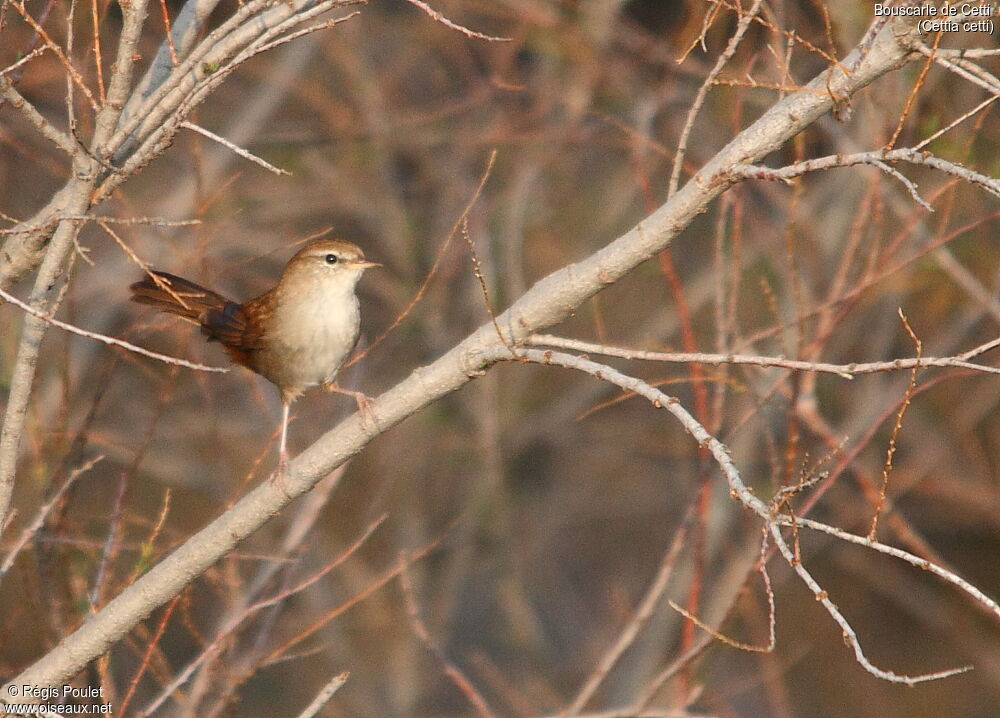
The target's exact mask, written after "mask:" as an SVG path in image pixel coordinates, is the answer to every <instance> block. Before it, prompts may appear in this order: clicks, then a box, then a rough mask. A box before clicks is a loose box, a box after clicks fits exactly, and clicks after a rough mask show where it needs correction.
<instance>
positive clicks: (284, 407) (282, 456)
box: [275, 398, 291, 485]
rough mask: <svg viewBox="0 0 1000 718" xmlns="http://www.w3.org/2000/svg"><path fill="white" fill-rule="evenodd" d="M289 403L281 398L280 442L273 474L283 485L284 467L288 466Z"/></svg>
mask: <svg viewBox="0 0 1000 718" xmlns="http://www.w3.org/2000/svg"><path fill="white" fill-rule="evenodd" d="M290 406H291V404H290V403H289V402H288V401H286V400H285V399H284V398H282V400H281V443H280V444H279V445H278V471H277V473H276V474H275V476H276V477H277V480H278V482H279V483H281V484H282V485H283V483H284V478H285V469H286V468H287V467H288V449H287V443H288V409H289V407H290Z"/></svg>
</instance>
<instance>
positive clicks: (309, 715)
mask: <svg viewBox="0 0 1000 718" xmlns="http://www.w3.org/2000/svg"><path fill="white" fill-rule="evenodd" d="M350 675H351V674H350V673H349V672H347V671H344V672H343V673H340V674H338V675H336V676H334V677H333V678H331V679H330V680H329V681H328V682H327V684H326V685H325V686H323V688H322V689H321V690H320V692H319V693H317V694H316V697H315V698H313V700H312V703H310V704H309V705H308V706H306V708H305V710H304V711H302V712H301V713H299V716H298V718H313V716H315V715H316V714H317V713H319V712H320V711H321V710H322V709H323V706H325V705H326V704H327V703H328V702H329V701H330V699H331V698H333V694H334V693H336V692H337V691H339V690H340V687H341V686H342V685H344V684H345V683H347V678H348V676H350Z"/></svg>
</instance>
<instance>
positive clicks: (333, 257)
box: [326, 254, 339, 264]
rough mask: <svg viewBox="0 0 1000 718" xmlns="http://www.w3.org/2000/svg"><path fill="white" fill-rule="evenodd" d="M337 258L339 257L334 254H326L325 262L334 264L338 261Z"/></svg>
mask: <svg viewBox="0 0 1000 718" xmlns="http://www.w3.org/2000/svg"><path fill="white" fill-rule="evenodd" d="M338 259H339V257H338V256H337V255H336V254H328V255H326V263H327V264H336V263H337V261H338Z"/></svg>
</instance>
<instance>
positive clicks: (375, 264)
mask: <svg viewBox="0 0 1000 718" xmlns="http://www.w3.org/2000/svg"><path fill="white" fill-rule="evenodd" d="M354 266H355V267H361V268H362V269H371V268H372V267H381V266H382V265H381V264H379V263H378V262H368V261H361V262H355V263H354Z"/></svg>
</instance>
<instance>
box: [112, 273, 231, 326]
mask: <svg viewBox="0 0 1000 718" xmlns="http://www.w3.org/2000/svg"><path fill="white" fill-rule="evenodd" d="M153 274H154V275H156V277H158V278H159V279H160V280H162V281H163V283H164V284H165V285H167V286H168V287H169V288H170V289H169V291H167V289H165V288H164V287H161V286H160V285H158V284H157V283H156V282H154V281H153V280H152V279H151V278H150V277H146V278H145V279H143V280H142V281H141V282H136V283H135V284H133V285H132V286H131V287H130V289H131V290H132V301H133V302H138V303H139V304H149V305H150V306H153V307H156V308H157V309H159V310H160V311H161V312H167V313H168V314H176V315H177V316H178V317H180V318H181V319H184V320H186V321H189V322H191V323H192V324H197V325H198V326H200V327H204V325H205V319H206V317H208V316H209V315H210V314H212V313H213V312H222V311H224V310H225V308H226V305H227V304H231V302H230V301H229V300H228V299H226V298H225V297H223V296H222V295H221V294H216V293H215V292H213V291H212V290H210V289H205V288H204V287H202V286H200V285H198V284H195V283H194V282H189V281H188V280H186V279H184V278H182V277H177V276H174V275H173V274H167V273H166V272H155V271H154V272H153Z"/></svg>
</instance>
